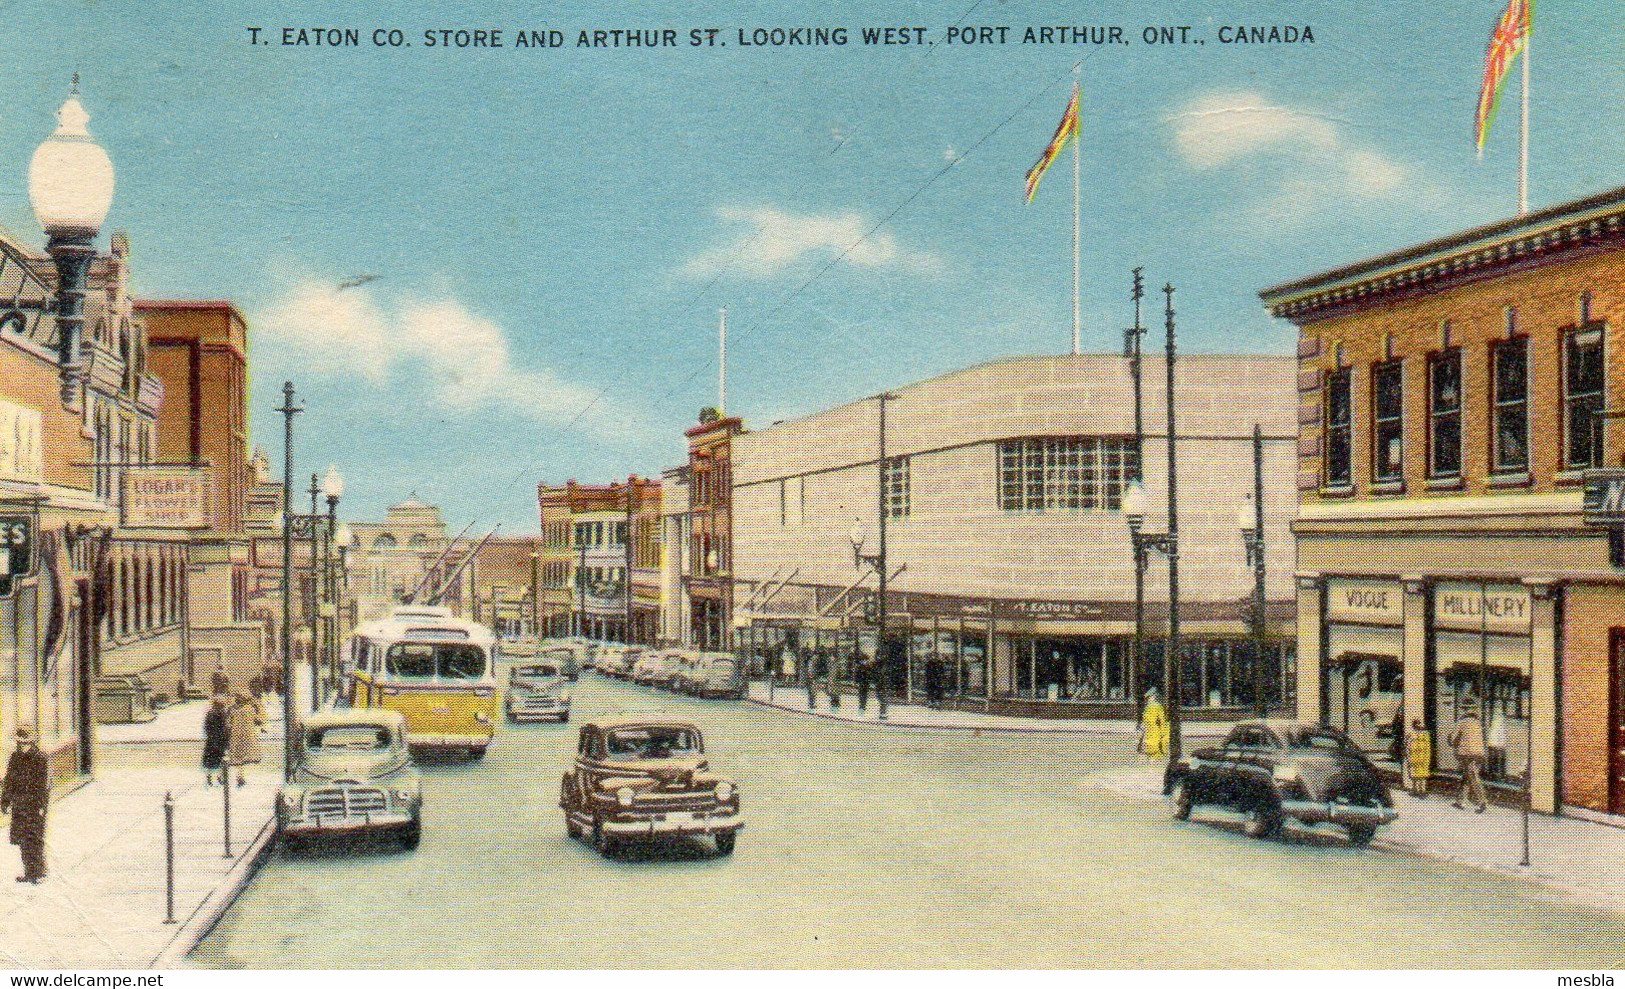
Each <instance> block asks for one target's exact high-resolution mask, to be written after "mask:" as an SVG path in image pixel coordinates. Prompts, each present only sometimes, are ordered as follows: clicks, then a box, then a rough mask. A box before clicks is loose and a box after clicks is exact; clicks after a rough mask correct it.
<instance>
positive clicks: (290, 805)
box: [276, 793, 299, 812]
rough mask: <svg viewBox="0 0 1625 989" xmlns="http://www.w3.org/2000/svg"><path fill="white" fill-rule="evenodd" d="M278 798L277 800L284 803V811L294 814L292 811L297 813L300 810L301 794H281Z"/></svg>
mask: <svg viewBox="0 0 1625 989" xmlns="http://www.w3.org/2000/svg"><path fill="white" fill-rule="evenodd" d="M276 796H277V800H279V801H280V802H281V803H282V809H283V810H284V811H289V812H292V811H296V810H298V809H299V794H297V793H279V794H277V795H276Z"/></svg>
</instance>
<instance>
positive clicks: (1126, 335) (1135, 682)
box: [1123, 268, 1146, 707]
mask: <svg viewBox="0 0 1625 989" xmlns="http://www.w3.org/2000/svg"><path fill="white" fill-rule="evenodd" d="M1144 271H1145V269H1143V268H1135V269H1134V287H1133V290H1132V291H1131V293H1130V297H1131V298H1132V299H1133V300H1134V325H1133V326H1132V327H1130V328H1129V329H1126V330H1124V331H1123V356H1124V357H1126V358H1128V366H1129V375H1130V376H1131V377H1132V378H1133V380H1134V476H1133V477H1132V478H1131V479H1130V480H1133V481H1138V482H1140V483H1141V484H1144V483H1145V398H1144V394H1143V393H1144V390H1145V389H1144V386H1143V382H1142V380H1141V370H1142V369H1141V364H1140V339H1141V338H1142V337H1144V336H1145V326H1144V325H1143V324H1142V323H1141V320H1140V302H1141V300H1142V299H1144V298H1145V278H1144V277H1143V272H1144ZM1145 565H1146V558H1145V554H1144V553H1142V552H1139V551H1138V550H1136V552H1135V554H1134V653H1133V655H1132V656H1131V657H1130V658H1129V667H1128V675H1127V676H1126V677H1125V678H1124V679H1125V681H1126V683H1127V687H1128V696H1129V699H1130V700H1131V701H1133V702H1134V703H1135V705H1136V707H1138V705H1139V702H1140V694H1141V691H1140V683H1139V676H1140V672H1141V667H1142V666H1143V665H1144V664H1145Z"/></svg>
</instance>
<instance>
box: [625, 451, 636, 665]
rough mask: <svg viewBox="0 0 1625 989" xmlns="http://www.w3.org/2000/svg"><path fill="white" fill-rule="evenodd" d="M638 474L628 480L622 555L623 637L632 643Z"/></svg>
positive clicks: (628, 643)
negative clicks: (634, 506)
mask: <svg viewBox="0 0 1625 989" xmlns="http://www.w3.org/2000/svg"><path fill="white" fill-rule="evenodd" d="M637 486H638V479H637V475H635V474H634V475H633V476H631V477H629V478H627V480H626V535H625V536H623V537H622V538H621V555H622V556H623V557H624V558H625V560H626V566H625V567H624V568H622V570H621V593H622V595H623V601H624V603H625V606H626V631H625V633H624V634H623V636H622V638H623V640H624V641H625V642H626V644H627V645H631V644H632V495H633V493H634V492H635V491H636V490H637Z"/></svg>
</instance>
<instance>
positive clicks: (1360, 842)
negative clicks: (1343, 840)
mask: <svg viewBox="0 0 1625 989" xmlns="http://www.w3.org/2000/svg"><path fill="white" fill-rule="evenodd" d="M1345 827H1346V828H1347V830H1348V833H1349V844H1351V845H1353V846H1355V847H1356V848H1364V847H1365V846H1366V845H1369V844H1371V839H1372V838H1375V837H1376V836H1377V826H1376V825H1375V824H1349V825H1346V826H1345Z"/></svg>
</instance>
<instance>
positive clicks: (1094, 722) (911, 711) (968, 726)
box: [747, 682, 1230, 738]
mask: <svg viewBox="0 0 1625 989" xmlns="http://www.w3.org/2000/svg"><path fill="white" fill-rule="evenodd" d="M749 691H750V692H749V694H748V695H747V699H748V700H750V702H751V703H753V704H760V705H762V706H764V707H774V708H778V709H779V710H781V711H789V712H792V713H795V714H810V715H812V716H814V717H819V718H824V719H826V720H830V721H845V722H849V723H852V724H864V725H871V726H874V727H885V726H890V727H892V728H943V729H957V730H962V731H1003V732H1024V733H1028V734H1044V735H1132V736H1137V735H1139V733H1140V727H1139V725H1138V724H1136V723H1135V722H1133V721H1123V720H1107V719H1103V718H1017V717H1012V716H1010V715H1005V714H981V713H979V712H976V711H950V710H946V709H943V710H935V709H932V708H929V707H925V706H923V705H920V704H896V703H891V702H888V703H887V705H886V720H885V721H881V720H879V719H878V717H877V715H878V714H879V711H880V708H879V706H878V705H877V704H876V703H875V701H874V698H872V697H871V698H870V699H869V709H868V710H867V711H859V710H858V701H857V698H856V697H853V696H851V695H845V696H843V697H842V698H841V706H840V707H838V708H835V709H834V710H831V709H830V706H829V695H827V694H825V693H823V692H822V691H820V692H819V694H818V707H817V708H816V709H814V710H811V711H809V710H808V709H807V691H806V689H805V688H803V687H777V688H775V689H774V690H773V692H772V699H769V696H768V688H767V684H765V683H756V682H752V683H751V684H750V687H749ZM1183 727H1184V735H1185V737H1186V738H1212V737H1218V736H1221V735H1223V734H1224V733H1225V732H1228V731H1229V730H1230V726H1229V725H1227V724H1220V723H1217V722H1194V723H1191V722H1187V723H1186V724H1185V725H1184V726H1183Z"/></svg>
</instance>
